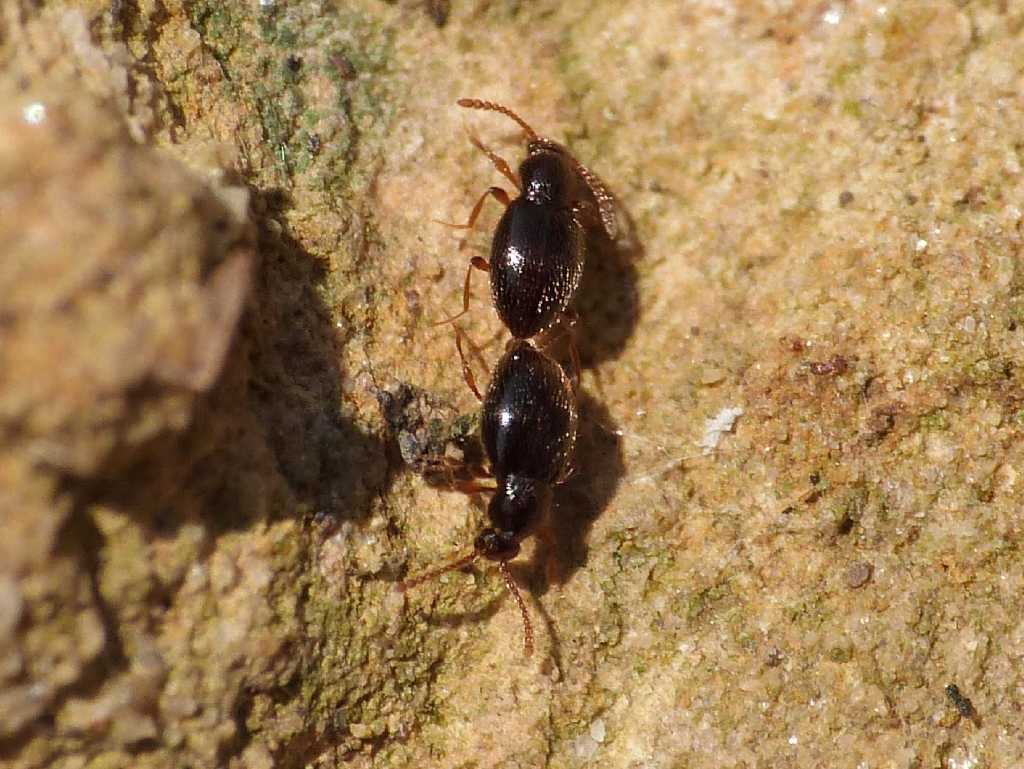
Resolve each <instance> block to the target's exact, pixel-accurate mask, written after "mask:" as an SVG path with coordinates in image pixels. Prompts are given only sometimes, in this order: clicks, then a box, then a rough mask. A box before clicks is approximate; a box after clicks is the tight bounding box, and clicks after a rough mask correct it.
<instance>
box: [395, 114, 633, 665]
mask: <svg viewBox="0 0 1024 769" xmlns="http://www.w3.org/2000/svg"><path fill="white" fill-rule="evenodd" d="M458 104H459V106H461V107H466V108H469V109H479V110H488V111H493V112H499V113H501V114H503V115H506V116H507V117H509V118H511V119H512V120H514V121H515V122H516V123H517V124H518V125H519V126H520V128H522V129H523V131H524V132H525V133H526V139H527V155H526V158H525V159H524V160H523V162H522V163H521V164H520V165H519V173H518V176H517V175H516V174H515V173H513V172H512V170H511V168H510V167H509V165H508V163H507V162H506V161H505V160H503V159H502V158H501V157H499V156H498V155H496V154H495V153H494V152H492V151H491V150H489V149H488V148H487V147H485V146H484V145H483V144H482V143H481V142H480V141H479V140H478V139H476V138H475V137H471V141H472V142H473V144H474V145H475V146H476V147H477V148H478V149H480V150H481V151H482V152H483V153H484V154H485V155H487V157H488V158H489V159H490V161H491V163H492V164H493V165H494V167H495V168H496V169H497V170H498V171H499V173H501V174H502V175H503V176H505V178H507V179H508V180H509V181H510V182H511V183H512V184H513V186H514V187H515V188H516V189H517V190H519V191H520V195H519V196H518V197H516V198H514V199H511V198H510V197H509V195H508V193H507V192H506V191H505V190H504V189H502V188H500V187H490V188H489V189H488V190H487V191H486V192H485V193H484V194H483V195H481V196H480V199H479V200H478V201H477V202H476V205H474V206H473V209H472V212H471V213H470V216H469V219H468V221H467V222H466V223H465V224H461V225H452V226H454V227H456V228H460V229H470V228H472V227H473V226H474V225H475V223H476V220H477V218H478V217H479V215H480V211H481V209H482V208H483V204H484V202H485V201H486V200H487V198H488V197H493V198H495V199H496V200H498V201H499V202H501V203H502V204H503V205H504V206H505V213H504V215H503V216H502V217H501V219H500V221H499V222H498V225H497V228H496V229H495V233H494V237H493V240H492V244H491V256H490V261H486V260H484V259H483V258H481V257H474V258H473V259H472V260H471V261H470V265H469V267H468V269H467V271H466V279H465V284H464V288H463V307H462V312H461V313H459V315H456V316H455V317H454V318H450V319H449V321H453V320H455V319H457V318H458V317H460V316H461V315H462V314H464V313H466V312H468V310H469V289H470V279H471V277H472V273H473V270H474V269H478V270H482V271H486V272H488V273H489V274H490V283H491V298H492V300H493V302H494V307H495V309H496V310H497V312H498V315H499V316H500V318H501V320H502V322H503V323H504V324H505V326H506V327H507V328H508V330H509V332H510V333H511V334H512V337H513V339H512V341H511V342H509V344H508V346H507V348H506V351H505V353H504V355H503V356H502V358H501V360H500V361H499V362H498V364H497V366H496V367H495V370H494V373H493V375H492V378H491V382H490V385H489V386H488V388H487V393H486V395H481V394H480V392H479V390H478V389H477V387H476V383H475V381H474V379H473V375H472V372H471V371H470V368H469V365H468V363H467V362H466V358H465V355H464V354H463V350H462V335H461V332H459V330H458V328H456V342H457V346H458V350H459V356H460V358H461V360H462V369H463V375H464V378H465V380H466V383H467V385H469V387H470V389H472V390H473V392H474V394H475V395H476V396H477V398H478V399H479V400H480V401H481V402H482V404H483V405H482V414H481V421H480V433H481V439H482V442H483V446H484V449H485V451H486V454H487V459H488V461H489V462H490V470H491V473H492V474H493V476H494V479H495V481H496V485H495V486H493V487H492V486H484V485H481V484H478V483H469V484H463V486H462V490H463V491H466V492H468V493H475V492H477V491H490V492H493V494H494V496H493V497H492V498H491V501H490V503H489V505H488V509H487V513H488V517H489V519H490V524H491V525H490V526H489V527H488V528H486V529H484V530H483V531H482V532H481V533H480V535H479V536H478V537H477V538H476V541H475V542H474V545H473V550H472V551H471V552H470V553H468V554H467V555H465V556H462V557H461V558H458V559H457V560H455V561H453V562H451V563H449V564H446V565H444V566H442V567H440V568H438V569H434V570H432V571H429V572H427V573H426V574H423V575H421V576H420V577H417V578H415V579H412V580H407V581H405V582H403V583H401V589H402V590H408V589H409V588H411V587H414V586H416V585H419V584H421V583H423V582H425V581H427V580H429V579H431V578H433V577H435V576H437V575H439V574H442V573H444V572H447V571H450V570H453V569H459V568H462V567H464V566H466V565H468V564H470V563H472V562H473V561H475V560H477V559H478V558H484V559H487V560H491V561H495V562H496V563H497V564H498V568H499V569H500V571H501V573H502V576H503V577H504V580H505V584H506V585H507V586H508V589H509V591H510V592H511V593H512V594H513V596H514V597H515V599H516V602H517V603H518V605H519V609H520V611H521V613H522V616H523V622H524V626H525V649H526V654H527V655H529V654H530V653H531V652H532V648H533V630H532V627H531V625H530V621H529V615H528V614H527V611H526V607H525V604H524V603H523V600H522V597H521V596H520V595H519V591H518V590H517V588H516V585H515V581H514V580H513V578H512V575H511V573H510V571H509V568H508V562H509V561H510V560H511V559H513V558H515V557H516V556H517V555H518V554H519V549H520V544H521V542H522V541H523V540H524V539H525V538H527V537H529V536H531V535H533V534H535V533H537V532H538V530H539V529H540V528H541V527H542V526H543V525H544V521H545V518H546V516H547V515H548V514H549V511H550V508H551V498H552V489H553V487H554V486H555V485H557V484H558V483H560V482H562V481H564V480H565V479H566V478H567V477H568V476H569V474H570V473H571V470H572V455H573V448H574V446H575V442H576V425H577V407H576V387H577V385H578V381H579V362H578V356H577V354H576V348H575V344H574V342H573V341H572V340H571V339H570V344H569V347H570V351H571V353H572V360H573V373H572V376H571V377H570V376H568V375H567V374H566V372H565V371H564V369H563V367H562V365H561V364H560V363H558V362H557V361H555V360H554V359H553V358H552V357H551V356H549V355H548V354H547V352H545V348H546V347H547V345H549V344H550V343H551V342H552V341H553V339H554V338H556V337H555V335H554V334H553V331H554V329H556V328H557V327H558V326H559V325H560V324H565V323H568V324H569V325H570V326H571V325H572V323H573V322H574V321H573V317H572V315H571V311H570V309H569V305H570V303H571V302H572V300H573V297H574V296H575V294H576V291H577V289H578V288H579V285H580V279H581V277H582V275H583V267H584V262H585V256H586V228H587V227H588V226H590V225H596V224H598V223H600V225H601V226H602V227H603V229H604V232H605V233H606V234H607V235H608V237H610V238H614V237H615V235H616V223H615V211H614V206H613V200H612V197H611V195H610V194H609V193H608V191H607V190H606V188H605V187H604V185H603V184H602V183H601V181H600V180H599V179H598V178H597V177H596V176H595V175H594V174H592V173H591V172H590V171H589V170H588V169H587V168H585V167H584V166H583V165H581V164H580V163H579V162H578V161H577V160H576V159H575V158H574V157H573V156H572V155H571V154H569V152H568V151H567V150H566V149H565V148H564V147H562V146H561V145H559V144H556V143H555V142H553V141H550V140H549V139H544V138H542V137H540V136H538V135H537V133H536V132H535V131H534V130H533V129H532V128H531V127H530V126H529V125H528V124H527V123H526V122H525V121H523V120H522V118H520V117H519V116H518V115H516V114H515V113H514V112H512V111H511V110H510V109H508V108H507V107H504V106H502V105H500V104H495V103H494V102H489V101H482V100H479V99H460V100H459V102H458ZM446 322H447V321H446ZM531 340H532V341H531Z"/></svg>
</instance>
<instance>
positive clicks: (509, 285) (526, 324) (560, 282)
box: [491, 198, 584, 339]
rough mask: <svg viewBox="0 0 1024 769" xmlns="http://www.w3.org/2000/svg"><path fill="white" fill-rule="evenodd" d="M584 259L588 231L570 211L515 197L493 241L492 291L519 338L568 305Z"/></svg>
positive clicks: (551, 320) (546, 323)
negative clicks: (585, 232)
mask: <svg viewBox="0 0 1024 769" xmlns="http://www.w3.org/2000/svg"><path fill="white" fill-rule="evenodd" d="M583 260H584V240H583V230H582V228H581V227H580V225H579V223H578V222H577V221H576V218H575V217H574V216H573V213H572V211H571V210H569V209H566V208H557V207H555V206H538V205H534V204H533V203H530V202H529V201H527V200H524V199H523V198H518V199H516V200H514V201H512V203H511V204H510V205H509V207H508V208H507V209H506V211H505V215H504V216H503V217H502V218H501V221H500V222H499V223H498V227H497V230H496V231H495V233H494V241H493V243H492V246H491V296H492V298H493V299H494V306H495V307H496V308H497V310H498V315H500V316H501V319H502V321H503V322H504V323H505V325H506V326H508V329H509V331H511V332H512V335H513V336H514V337H516V338H517V339H528V338H530V337H532V336H534V335H536V334H537V333H539V332H540V331H543V330H544V329H545V328H547V327H548V326H550V325H551V324H552V323H554V322H555V320H556V319H557V317H558V314H559V313H561V312H564V311H565V310H566V308H567V307H568V306H569V303H570V302H571V301H572V299H573V296H574V295H575V294H576V289H577V288H579V284H580V278H581V276H582V274H583Z"/></svg>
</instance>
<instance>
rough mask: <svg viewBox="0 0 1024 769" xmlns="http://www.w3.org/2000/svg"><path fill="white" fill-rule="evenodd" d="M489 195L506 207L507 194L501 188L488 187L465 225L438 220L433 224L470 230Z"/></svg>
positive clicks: (507, 201) (507, 202)
mask: <svg viewBox="0 0 1024 769" xmlns="http://www.w3.org/2000/svg"><path fill="white" fill-rule="evenodd" d="M488 195H491V196H492V197H493V198H494V199H495V200H497V201H498V202H499V203H501V204H502V205H504V206H508V204H509V202H510V201H509V197H508V193H507V192H505V190H503V189H502V188H501V187H488V188H487V190H485V191H484V194H483V195H481V196H480V199H479V200H478V201H477V202H476V205H475V206H473V210H472V211H471V212H470V214H469V220H468V221H467V222H466V223H465V224H455V223H453V222H442V221H441V220H440V219H435V220H434V222H436V223H437V224H443V225H444V226H445V227H451V228H452V229H455V230H471V229H473V225H474V224H476V220H477V217H479V216H480V210H481V209H482V208H483V207H484V201H485V200H487V196H488Z"/></svg>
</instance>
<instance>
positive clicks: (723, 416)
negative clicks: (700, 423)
mask: <svg viewBox="0 0 1024 769" xmlns="http://www.w3.org/2000/svg"><path fill="white" fill-rule="evenodd" d="M742 415H743V409H742V408H741V407H739V406H729V407H726V408H724V409H722V410H721V411H719V412H718V413H717V414H715V416H713V417H712V418H711V419H708V420H707V421H706V422H705V423H704V435H702V436H701V439H700V440H699V441H697V445H698V446H699V447H700V448H702V449H703V450H704V453H705V454H710V453H711V452H712V451H714V450H715V448H717V447H718V443H719V441H721V440H722V436H723V435H724V434H725V433H727V432H730V431H731V430H732V429H733V427H734V426H735V424H736V420H737V419H738V418H739V417H741V416H742Z"/></svg>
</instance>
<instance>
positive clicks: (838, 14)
mask: <svg viewBox="0 0 1024 769" xmlns="http://www.w3.org/2000/svg"><path fill="white" fill-rule="evenodd" d="M821 18H822V21H824V22H825V23H826V24H831V25H833V26H835V25H836V24H838V23H839V22H840V21H842V20H843V9H842V8H837V7H835V6H832V7H831V8H829V9H828V10H827V11H825V13H824V15H823V16H822V17H821Z"/></svg>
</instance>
